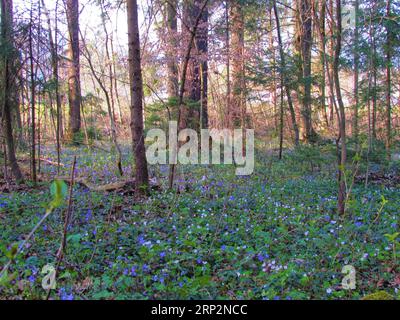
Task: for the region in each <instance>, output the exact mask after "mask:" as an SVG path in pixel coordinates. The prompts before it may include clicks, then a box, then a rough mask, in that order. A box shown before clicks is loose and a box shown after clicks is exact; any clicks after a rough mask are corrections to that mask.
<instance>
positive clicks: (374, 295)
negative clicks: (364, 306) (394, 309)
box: [361, 291, 394, 300]
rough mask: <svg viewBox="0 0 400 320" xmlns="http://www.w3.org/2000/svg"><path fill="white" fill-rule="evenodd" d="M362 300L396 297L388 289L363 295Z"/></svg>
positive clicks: (391, 298) (392, 298)
mask: <svg viewBox="0 0 400 320" xmlns="http://www.w3.org/2000/svg"><path fill="white" fill-rule="evenodd" d="M361 300H394V297H393V296H392V295H390V294H389V293H387V292H386V291H377V292H374V293H371V294H368V295H366V296H365V297H362V298H361Z"/></svg>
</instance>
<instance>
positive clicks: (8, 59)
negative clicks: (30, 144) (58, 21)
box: [0, 0, 23, 183]
mask: <svg viewBox="0 0 400 320" xmlns="http://www.w3.org/2000/svg"><path fill="white" fill-rule="evenodd" d="M1 13H2V16H1V37H2V38H3V39H2V40H3V41H2V42H3V43H4V44H5V45H7V46H8V47H9V48H10V49H11V50H10V52H11V53H8V52H4V53H1V58H2V60H3V62H4V70H2V82H3V85H2V86H3V90H4V92H3V94H2V96H3V105H2V108H1V109H2V110H0V116H1V117H2V119H1V121H2V128H3V130H2V131H3V132H2V133H3V135H4V138H5V140H6V146H7V158H8V163H9V164H10V166H11V171H12V174H13V176H14V178H15V180H16V181H17V183H22V182H23V176H22V173H21V170H20V168H19V165H18V162H17V158H16V155H15V147H14V137H13V128H12V120H11V109H12V105H13V98H12V96H13V95H14V94H15V92H14V91H15V78H14V76H13V66H14V60H15V53H14V48H13V36H12V32H13V2H12V0H1ZM5 157H6V155H5Z"/></svg>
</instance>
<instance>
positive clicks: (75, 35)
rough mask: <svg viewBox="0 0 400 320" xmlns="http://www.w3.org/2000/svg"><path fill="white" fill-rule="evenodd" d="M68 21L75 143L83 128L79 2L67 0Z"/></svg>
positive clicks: (71, 102) (73, 138) (70, 127)
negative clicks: (76, 135) (76, 136)
mask: <svg viewBox="0 0 400 320" xmlns="http://www.w3.org/2000/svg"><path fill="white" fill-rule="evenodd" d="M66 3H67V5H66V14H67V21H68V32H69V42H68V58H69V61H68V100H69V108H70V109H69V130H70V135H71V136H70V138H71V140H72V141H73V142H77V141H76V140H75V134H76V133H78V132H79V131H80V128H81V89H80V64H79V52H80V51H79V2H78V0H66Z"/></svg>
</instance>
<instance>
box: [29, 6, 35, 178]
mask: <svg viewBox="0 0 400 320" xmlns="http://www.w3.org/2000/svg"><path fill="white" fill-rule="evenodd" d="M32 6H33V4H32ZM32 6H31V11H30V24H29V59H30V71H31V174H32V181H33V183H36V139H35V133H36V119H35V90H36V88H35V87H36V84H35V82H36V79H35V72H34V67H33V34H32V24H33V7H32Z"/></svg>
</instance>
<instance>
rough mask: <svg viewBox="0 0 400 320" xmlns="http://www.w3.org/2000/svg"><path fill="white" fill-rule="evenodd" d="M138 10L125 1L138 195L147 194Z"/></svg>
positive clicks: (132, 2) (131, 1)
mask: <svg viewBox="0 0 400 320" xmlns="http://www.w3.org/2000/svg"><path fill="white" fill-rule="evenodd" d="M137 10H138V8H137V1H136V0H127V16H128V42H129V43H128V45H129V79H130V91H131V106H130V109H131V130H132V147H133V154H134V157H135V181H136V188H137V191H138V192H139V193H147V190H148V186H149V175H148V171H147V159H146V150H145V145H144V132H143V80H142V69H141V56H140V38H139V21H138V11H137Z"/></svg>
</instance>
